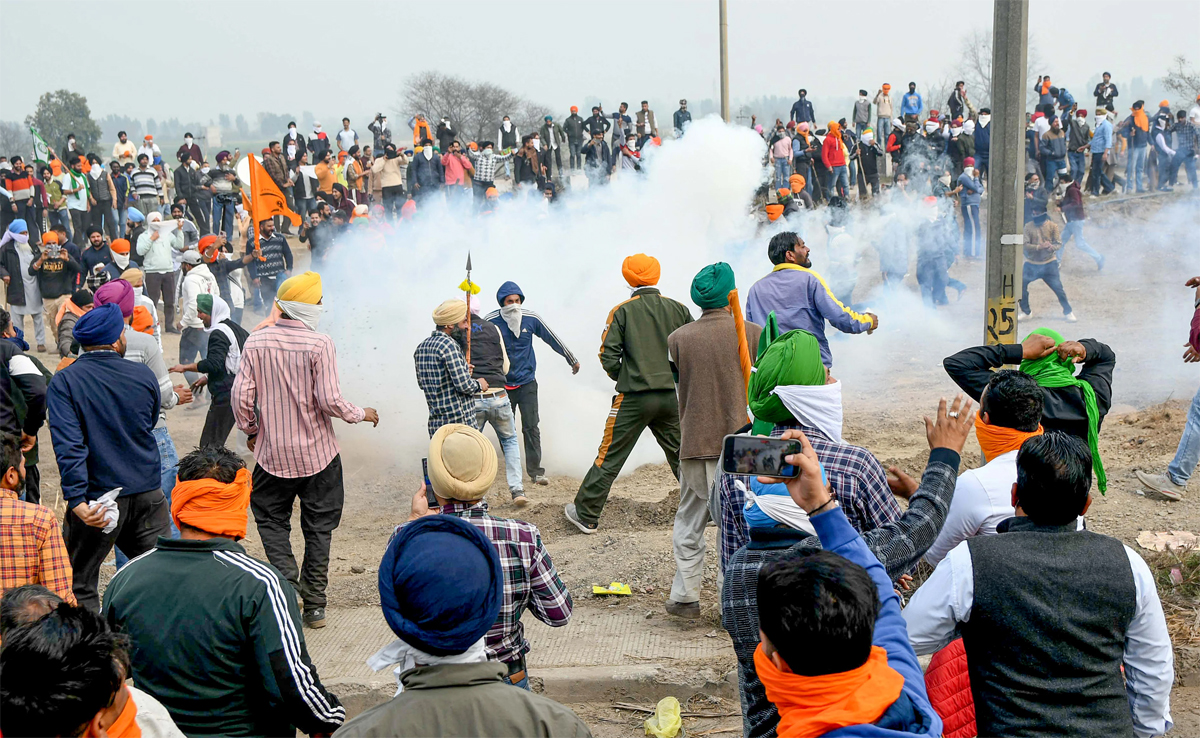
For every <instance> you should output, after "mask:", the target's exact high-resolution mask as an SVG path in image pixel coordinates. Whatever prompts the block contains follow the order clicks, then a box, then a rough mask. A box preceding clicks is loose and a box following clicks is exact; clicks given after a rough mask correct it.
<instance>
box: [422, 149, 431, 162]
mask: <svg viewBox="0 0 1200 738" xmlns="http://www.w3.org/2000/svg"><path fill="white" fill-rule="evenodd" d="M421 153H422V154H424V155H425V159H426V161H428V160H430V159H432V158H433V147H432V146H426V147H425V148H423V149H421Z"/></svg>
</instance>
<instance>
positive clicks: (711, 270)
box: [666, 262, 762, 618]
mask: <svg viewBox="0 0 1200 738" xmlns="http://www.w3.org/2000/svg"><path fill="white" fill-rule="evenodd" d="M691 294H692V302H694V303H696V305H698V306H699V307H700V309H701V310H702V312H701V314H700V318H699V319H698V320H696V321H695V322H692V323H688V324H686V325H684V326H682V327H680V328H678V329H676V330H675V331H674V332H673V333H672V334H671V335H670V336H669V337H668V338H667V348H668V351H669V356H670V360H671V369H672V372H673V374H674V377H675V387H676V393H677V394H678V396H679V429H680V441H679V509H678V510H677V511H676V513H675V524H674V527H673V532H672V535H671V543H672V546H673V548H674V550H675V580H674V582H673V583H672V585H671V597H670V599H669V600H667V604H666V609H667V612H668V613H670V614H672V615H677V616H679V617H687V618H695V617H699V615H700V583H701V580H702V579H703V578H704V553H705V548H706V547H705V543H704V528H705V526H707V525H708V522H709V521H710V520H717V521H719V520H720V519H721V516H720V502H719V500H715V499H713V493H712V490H713V483H714V482H715V481H716V478H717V471H718V470H717V460H718V458H719V457H720V456H721V446H722V443H723V441H724V438H725V436H726V435H728V434H730V433H735V432H737V430H738V428H741V427H742V426H743V425H745V424H746V420H747V417H746V379H747V377H746V373H745V372H746V369H748V368H749V366H750V364H751V363H752V362H753V361H754V358H755V356H756V355H757V353H758V339H759V334H760V333H762V327H761V326H758V325H755V324H753V323H744V324H743V325H744V334H745V335H744V340H743V336H742V335H739V333H740V332H741V331H740V330H739V324H742V321H741V320H740V319H739V317H740V316H739V317H735V316H734V315H733V311H734V310H740V309H741V307H740V306H739V305H737V304H733V303H731V302H730V298H731V297H736V295H737V286H736V281H735V279H734V275H733V269H732V268H731V267H730V266H729V265H728V264H726V263H724V262H719V263H717V264H713V265H711V266H706V267H704V268H703V269H701V270H700V272H699V273H698V274H697V275H696V276H695V278H694V279H693V280H692V292H691ZM742 349H745V353H744V354H743V353H742ZM743 362H744V363H743Z"/></svg>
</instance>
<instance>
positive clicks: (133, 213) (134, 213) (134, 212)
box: [125, 207, 146, 223]
mask: <svg viewBox="0 0 1200 738" xmlns="http://www.w3.org/2000/svg"><path fill="white" fill-rule="evenodd" d="M125 217H126V218H128V219H129V220H132V221H133V222H134V223H141V222H142V221H144V220H145V219H146V216H144V215H142V211H141V210H138V209H137V208H135V207H130V208H128V209H127V210H126V211H125Z"/></svg>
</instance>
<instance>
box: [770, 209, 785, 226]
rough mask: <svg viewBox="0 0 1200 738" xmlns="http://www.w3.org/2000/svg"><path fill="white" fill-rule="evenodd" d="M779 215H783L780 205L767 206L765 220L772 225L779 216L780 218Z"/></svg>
mask: <svg viewBox="0 0 1200 738" xmlns="http://www.w3.org/2000/svg"><path fill="white" fill-rule="evenodd" d="M781 215H783V206H782V205H768V206H767V220H769V221H770V222H772V223H774V222H775V221H777V220H779V216H781Z"/></svg>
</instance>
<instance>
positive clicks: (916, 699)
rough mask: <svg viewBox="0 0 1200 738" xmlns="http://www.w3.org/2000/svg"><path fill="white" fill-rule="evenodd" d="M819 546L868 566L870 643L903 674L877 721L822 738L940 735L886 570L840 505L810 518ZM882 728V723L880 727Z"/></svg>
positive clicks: (922, 676)
mask: <svg viewBox="0 0 1200 738" xmlns="http://www.w3.org/2000/svg"><path fill="white" fill-rule="evenodd" d="M809 522H811V523H812V525H813V528H815V529H816V531H817V536H818V537H820V539H821V546H822V547H823V548H824V549H825V550H826V551H833V552H834V553H836V554H838V555H839V556H844V557H845V558H846V559H849V560H850V561H853V562H854V563H856V564H858V565H859V566H861V567H863V568H864V569H866V570H867V573H868V574H870V575H871V580H872V581H873V582H875V586H876V587H878V588H879V599H880V608H879V615H878V616H877V617H876V618H875V637H874V638H872V639H871V643H872V644H873V645H876V646H879V647H881V648H883V649H884V650H885V651H887V657H888V666H890V667H892V668H893V669H895V670H896V671H898V672H900V675H901V676H903V677H904V687H903V689H901V690H900V697H899V698H898V699H897V700H896V701H895V702H894V703H893V704H892V706H891V707H889V708H888V709H887V710H886V711H884V713H883V715H882V716H881V717H880V718H879V720H878V721H876V724H866V725H849V726H846V727H845V728H838V729H837V730H832V731H830V732H828V733H826V734H825V738H848V737H850V736H855V737H860V738H885V737H892V738H894V737H896V736H906V735H928V736H940V735H941V734H942V719H941V718H940V717H938V714H937V713H936V712H935V711H934V709H933V706H932V705H931V704H930V703H929V696H928V695H927V694H926V692H925V676H924V674H923V672H922V671H921V665H920V663H918V662H917V654H916V653H915V652H913V648H912V645H911V644H909V642H908V628H907V627H906V626H905V624H904V617H903V616H902V615H901V614H900V598H899V597H897V596H896V592H895V591H894V590H893V589H892V583H891V581H890V580H889V579H888V575H887V570H886V569H884V568H883V564H880V563H879V559H877V558H875V554H873V553H871V550H870V549H869V548H867V544H866V543H865V542H864V541H863V539H862V536H860V535H859V534H858V531H856V530H854V528H852V527H850V522H849V521H848V520H846V514H845V513H844V512H842V510H841V508H836V507H835V508H834V509H832V510H830V511H829V512H824V513H819V514H817V515H814V516H813V517H811V518H809ZM884 726H887V727H884Z"/></svg>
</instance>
